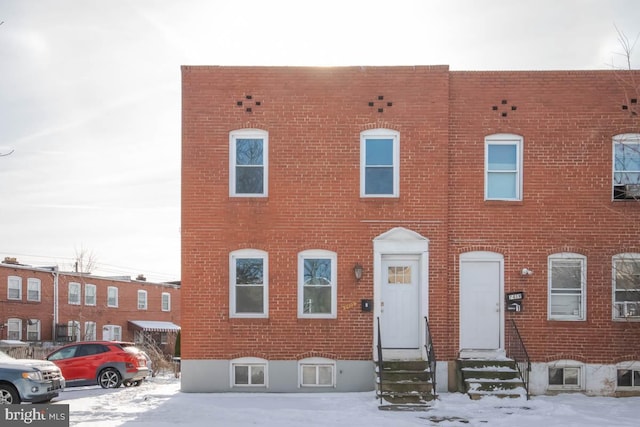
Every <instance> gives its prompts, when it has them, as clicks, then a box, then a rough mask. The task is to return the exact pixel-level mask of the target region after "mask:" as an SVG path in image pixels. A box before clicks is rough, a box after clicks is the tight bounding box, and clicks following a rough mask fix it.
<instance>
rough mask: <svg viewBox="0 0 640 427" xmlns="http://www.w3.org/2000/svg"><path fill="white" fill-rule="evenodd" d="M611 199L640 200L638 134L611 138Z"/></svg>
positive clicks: (639, 138)
mask: <svg viewBox="0 0 640 427" xmlns="http://www.w3.org/2000/svg"><path fill="white" fill-rule="evenodd" d="M613 199H614V200H638V199H640V134H637V133H627V134H621V135H616V136H614V137H613Z"/></svg>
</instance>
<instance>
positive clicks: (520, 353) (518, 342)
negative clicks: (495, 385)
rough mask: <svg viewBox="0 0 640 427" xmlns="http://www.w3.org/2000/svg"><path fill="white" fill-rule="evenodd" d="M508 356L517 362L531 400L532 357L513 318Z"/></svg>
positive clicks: (508, 342) (508, 343) (509, 335)
mask: <svg viewBox="0 0 640 427" xmlns="http://www.w3.org/2000/svg"><path fill="white" fill-rule="evenodd" d="M506 351H507V357H510V358H511V359H513V360H514V361H515V362H516V367H517V368H518V372H519V373H520V377H521V378H522V383H523V384H524V389H525V391H526V393H527V400H529V397H530V395H529V372H531V359H529V353H527V348H526V347H525V345H524V341H523V340H522V336H521V335H520V331H519V330H518V326H517V325H516V322H515V321H514V320H513V319H511V329H510V333H509V334H508V336H507V348H506Z"/></svg>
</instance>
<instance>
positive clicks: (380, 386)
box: [377, 317, 384, 404]
mask: <svg viewBox="0 0 640 427" xmlns="http://www.w3.org/2000/svg"><path fill="white" fill-rule="evenodd" d="M377 319H378V347H377V350H378V363H377V366H378V397H379V398H380V404H382V370H383V369H384V365H383V363H382V334H381V333H380V317H378V318H377Z"/></svg>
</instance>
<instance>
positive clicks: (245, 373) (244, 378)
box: [234, 366, 249, 384]
mask: <svg viewBox="0 0 640 427" xmlns="http://www.w3.org/2000/svg"><path fill="white" fill-rule="evenodd" d="M234 370H235V377H236V384H249V367H248V366H236V367H235V368H234Z"/></svg>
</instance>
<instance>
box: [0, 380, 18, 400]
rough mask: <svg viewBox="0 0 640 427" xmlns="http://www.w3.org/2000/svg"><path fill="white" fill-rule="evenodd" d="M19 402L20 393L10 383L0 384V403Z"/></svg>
mask: <svg viewBox="0 0 640 427" xmlns="http://www.w3.org/2000/svg"><path fill="white" fill-rule="evenodd" d="M20 402H21V400H20V395H19V394H18V392H17V391H16V389H15V388H13V386H12V385H9V384H0V405H17V404H19V403H20Z"/></svg>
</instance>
